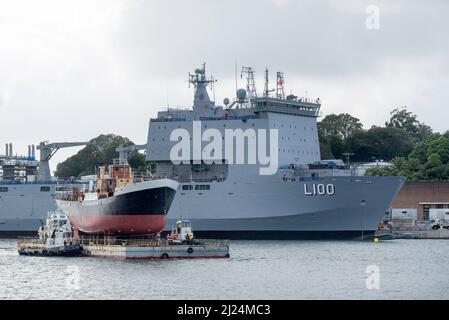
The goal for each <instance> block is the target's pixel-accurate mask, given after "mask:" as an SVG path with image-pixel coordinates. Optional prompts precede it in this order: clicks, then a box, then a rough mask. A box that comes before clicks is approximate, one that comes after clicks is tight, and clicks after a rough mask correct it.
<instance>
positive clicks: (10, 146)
mask: <svg viewBox="0 0 449 320" xmlns="http://www.w3.org/2000/svg"><path fill="white" fill-rule="evenodd" d="M9 156H10V157H11V158H12V143H9Z"/></svg>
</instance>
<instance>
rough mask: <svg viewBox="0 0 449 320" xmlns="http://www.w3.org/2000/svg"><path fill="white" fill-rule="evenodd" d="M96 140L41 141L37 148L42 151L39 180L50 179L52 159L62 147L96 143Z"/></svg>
mask: <svg viewBox="0 0 449 320" xmlns="http://www.w3.org/2000/svg"><path fill="white" fill-rule="evenodd" d="M95 144H96V143H95V141H91V142H54V143H48V142H47V141H44V142H41V143H40V144H39V145H38V146H37V150H39V151H40V153H39V155H40V158H39V180H40V181H50V180H51V173H50V164H49V161H50V159H51V158H52V157H53V156H54V155H55V153H56V152H57V151H58V150H59V149H61V148H70V147H79V146H86V145H95Z"/></svg>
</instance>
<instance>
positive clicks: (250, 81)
mask: <svg viewBox="0 0 449 320" xmlns="http://www.w3.org/2000/svg"><path fill="white" fill-rule="evenodd" d="M244 73H245V74H246V91H247V92H248V93H249V95H250V97H251V98H257V90H256V81H255V80H254V70H253V68H252V67H245V66H242V70H241V72H240V78H243V74H244Z"/></svg>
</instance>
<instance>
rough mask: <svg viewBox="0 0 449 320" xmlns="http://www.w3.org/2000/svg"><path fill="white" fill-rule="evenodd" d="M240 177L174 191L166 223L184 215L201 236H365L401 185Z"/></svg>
mask: <svg viewBox="0 0 449 320" xmlns="http://www.w3.org/2000/svg"><path fill="white" fill-rule="evenodd" d="M239 176H241V177H242V178H239ZM239 176H237V175H235V176H233V177H231V178H230V179H229V180H230V182H227V181H224V182H214V183H211V184H210V189H209V190H206V191H199V192H198V191H195V187H193V188H192V189H193V191H180V192H178V194H177V195H176V197H175V200H174V203H173V205H172V208H171V209H170V212H169V215H168V225H171V224H172V223H173V222H174V221H175V220H176V219H177V218H179V216H180V215H184V216H187V217H189V219H190V220H191V221H192V225H193V226H194V228H195V233H196V234H197V236H200V237H210V238H214V237H219V238H227V239H360V238H370V237H372V235H373V234H374V232H375V231H376V230H377V228H378V226H379V223H380V222H381V219H382V217H383V216H384V214H385V213H386V212H387V211H388V210H389V208H390V204H391V202H392V201H393V199H394V198H395V196H396V194H397V193H398V192H399V190H400V188H401V187H402V185H403V183H404V182H405V179H404V178H403V177H354V176H340V177H338V176H334V177H320V178H317V179H314V180H311V179H304V180H301V181H295V182H286V181H282V179H280V178H279V176H277V175H274V176H253V177H252V179H248V177H247V176H246V177H245V174H244V172H240V174H239ZM239 180H240V181H239ZM231 181H232V182H231ZM199 184H201V183H199ZM313 185H315V186H318V185H322V186H323V185H324V186H328V185H332V190H331V191H332V192H331V193H325V194H321V195H320V194H318V192H317V194H313V189H314V187H313ZM181 189H182V187H181ZM213 203H216V204H220V205H213ZM183 208H189V211H188V212H186V211H185V209H183Z"/></svg>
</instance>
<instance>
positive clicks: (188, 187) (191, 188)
mask: <svg viewBox="0 0 449 320" xmlns="http://www.w3.org/2000/svg"><path fill="white" fill-rule="evenodd" d="M182 190H193V186H192V185H190V184H185V185H183V186H182Z"/></svg>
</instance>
